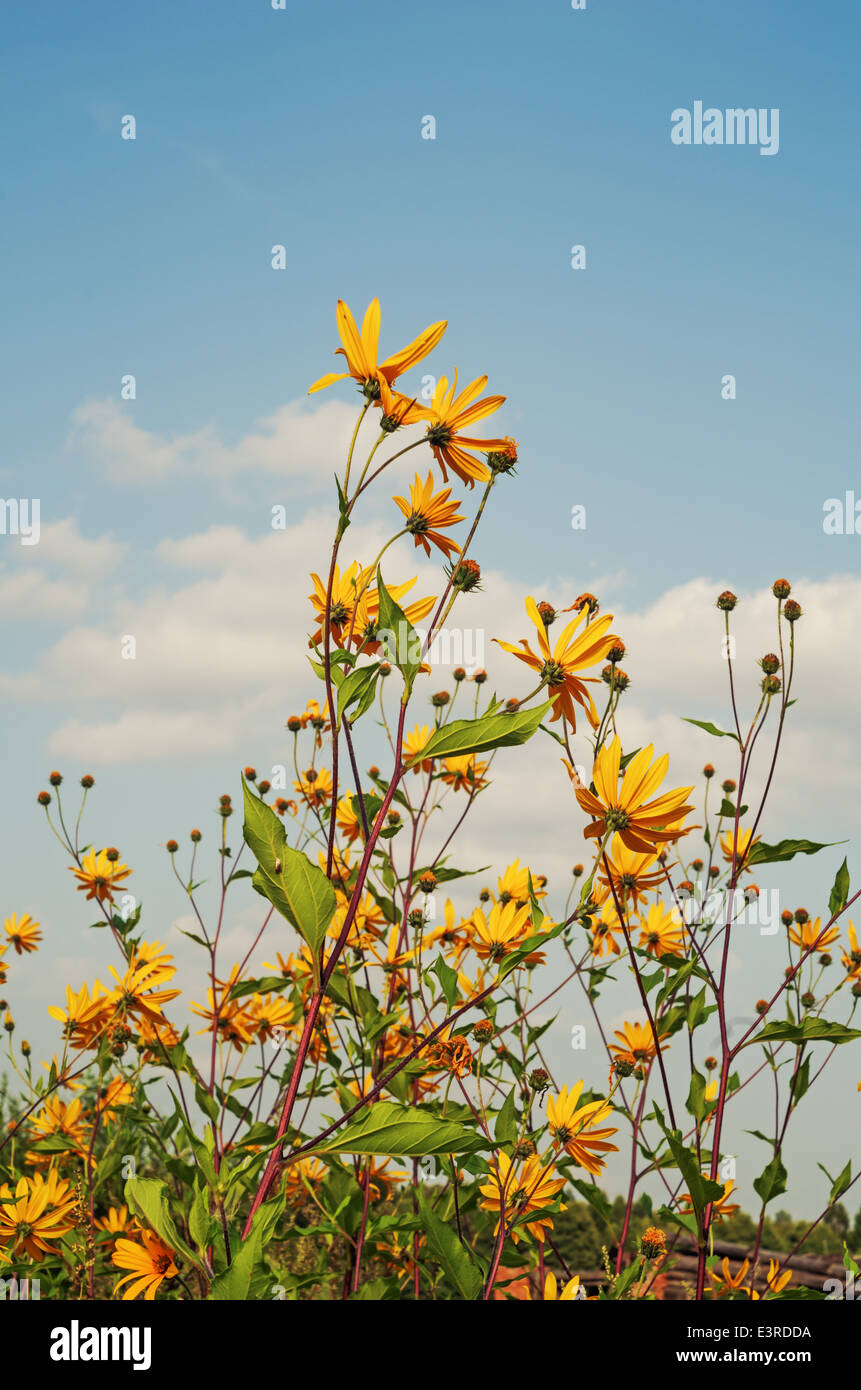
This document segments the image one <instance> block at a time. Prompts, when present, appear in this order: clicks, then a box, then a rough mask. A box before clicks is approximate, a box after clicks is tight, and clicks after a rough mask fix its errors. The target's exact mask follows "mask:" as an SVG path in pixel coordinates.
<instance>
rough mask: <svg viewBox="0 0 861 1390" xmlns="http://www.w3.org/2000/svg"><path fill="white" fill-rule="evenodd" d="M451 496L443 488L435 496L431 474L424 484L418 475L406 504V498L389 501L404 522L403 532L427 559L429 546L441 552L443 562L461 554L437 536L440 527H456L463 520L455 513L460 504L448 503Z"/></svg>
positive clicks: (449, 491) (429, 551)
mask: <svg viewBox="0 0 861 1390" xmlns="http://www.w3.org/2000/svg"><path fill="white" fill-rule="evenodd" d="M450 496H451V488H450V487H447V488H443V490H442V492H438V493H437V494H436V496H434V490H433V473H428V476H427V482H425V483H423V482H422V480H421V478H420V477H419V475H418V473H417V474H416V476H415V481H414V482H413V483H412V484H411V485H410V500H409V502H408V501H407V499H406V498H405V497H394V498H393V499H392V500H393V501H394V502H395V503H396V504H397V506H398V507H400V509H401V511H402V512H403V514H404V517H405V518H406V526H405V528H404V529H405V530H407V531H409V533H410V535H411V536H412V537H413V540H414V541H415V544H416V545H417V546H419V545H420V546H421V547H422V549H423V550H424V552H425V554H426V555H430V553H431V546H432V545H435V546H436V547H437V549H438V550H441V551H442V552H443V554H444V555H445V557H446V559H448V558H449V557H450V556H451V555H452V554H453V553H459V552H460V546H459V545H458V544H457V543H456V542H455V541H453V540H451V539H450V537H448V536H443V535H441V534H440V531H441V529H442V527H444V526H455V525H457V523H458V522H459V521H463V519H464V518H463V516H461V515H460V514H459V513H458V510H457V509H458V507H459V506H460V503H459V502H450V501H449V500H448V499H449V497H450Z"/></svg>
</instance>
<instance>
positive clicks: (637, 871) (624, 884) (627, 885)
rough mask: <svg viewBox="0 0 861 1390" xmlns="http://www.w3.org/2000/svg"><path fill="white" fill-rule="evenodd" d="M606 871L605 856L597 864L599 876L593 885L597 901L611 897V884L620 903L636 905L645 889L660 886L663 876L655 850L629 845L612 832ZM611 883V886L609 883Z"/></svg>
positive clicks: (646, 890)
mask: <svg viewBox="0 0 861 1390" xmlns="http://www.w3.org/2000/svg"><path fill="white" fill-rule="evenodd" d="M605 854H606V859H607V865H608V866H609V870H610V872H609V874H608V873H607V869H606V868H605V866H604V856H603V855H602V857H601V863H600V865H599V868H598V877H597V878H596V880H595V884H594V887H593V889H592V895H593V897H594V898H595V901H596V902H599V903H603V902H604V901H605V900H606V899H608V898H609V899H610V900H611V901H612V900H613V891H612V890H613V888H615V890H616V897H617V898H618V899H619V902H620V903H621V904H622V906H623V907H626V906H627V904H628V903H630V904H631V906H632V907H634V908H636V907H637V906H638V905H639V902H640V899H641V898H642V897H644V895H645V894H646V893H650V892H652V891H653V890H654V889H656V888H659V887H660V885H661V884H662V883H663V882H664V879H665V877H666V875H665V873H664V869H663V867H662V865H660V864H659V863H658V859H657V855H656V853H655V851H654V850H653V849H652V850H649V851H648V853H645V854H642V853H639V852H636V851H634V850H630V849H628V846H627V845H626V844H625V842H624V841H623V840H622V839H621V838H620V836H618V835H614V836H613V838H612V840H611V841H610V843H609V844H608V846H607V849H606V851H605ZM611 884H612V887H611Z"/></svg>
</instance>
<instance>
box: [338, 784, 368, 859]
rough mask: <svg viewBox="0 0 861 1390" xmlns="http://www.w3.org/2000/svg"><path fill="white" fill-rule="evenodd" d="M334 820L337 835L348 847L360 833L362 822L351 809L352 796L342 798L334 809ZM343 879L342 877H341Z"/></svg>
mask: <svg viewBox="0 0 861 1390" xmlns="http://www.w3.org/2000/svg"><path fill="white" fill-rule="evenodd" d="M335 818H336V821H337V825H338V833H339V834H340V835H343V837H344V839H345V840H346V841H347V844H348V845H351V844H352V843H353V841H354V840H358V838H359V836H360V835H361V833H362V822H361V821H360V820H359V817H358V816H357V815H356V812H355V810H354V809H353V798H352V796H342V797H340V798H339V800H338V805H337V806H336V807H335ZM341 876H342V877H343V875H341Z"/></svg>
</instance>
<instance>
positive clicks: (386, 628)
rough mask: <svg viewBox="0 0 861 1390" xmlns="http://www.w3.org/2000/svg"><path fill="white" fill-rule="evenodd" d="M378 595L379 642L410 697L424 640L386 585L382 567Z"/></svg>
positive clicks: (378, 568)
mask: <svg viewBox="0 0 861 1390" xmlns="http://www.w3.org/2000/svg"><path fill="white" fill-rule="evenodd" d="M377 591H378V593H379V609H378V617H377V632H376V635H377V639H378V640H379V641H381V642H382V646H383V652H384V654H385V657H386V660H387V661H389V662H391V664H392V665H393V666H397V668H398V670H399V671H400V673H401V675H402V676H403V678H404V686H405V688H406V693H409V691H410V690H412V686H413V681H414V680H415V678H416V676H417V675H418V671H419V668H420V666H421V649H422V643H421V638H420V637H419V635H418V633H417V632H416V630H415V628H414V627H413V626H412V625H411V623H410V622H409V621H408V619H407V617H406V614H405V613H404V611H403V609H402V608H399V607H398V605H397V604H396V603H395V600H394V599H393V598H392V596H391V594H390V593H389V591H388V589H387V588H386V586H385V584H384V583H383V576H382V573H381V572H380V567H379V565H378V566H377Z"/></svg>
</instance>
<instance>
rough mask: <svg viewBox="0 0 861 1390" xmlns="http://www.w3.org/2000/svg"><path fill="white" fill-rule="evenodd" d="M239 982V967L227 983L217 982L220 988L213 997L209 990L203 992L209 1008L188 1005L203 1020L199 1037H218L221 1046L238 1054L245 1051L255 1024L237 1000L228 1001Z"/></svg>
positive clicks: (246, 1007) (192, 1003)
mask: <svg viewBox="0 0 861 1390" xmlns="http://www.w3.org/2000/svg"><path fill="white" fill-rule="evenodd" d="M238 981H239V965H238V964H237V965H234V966H233V968H232V969H231V971H230V975H229V976H228V978H227V979H226V980H223V981H222V980H217V981H216V985H217V986H219V988H218V989H217V990H216V991H215V992H214V993H213V990H212V989H211V988H210V989H208V990H207V991H206V998H207V1003H208V1005H209V1007H208V1008H203V1007H202V1006H201V1005H200V1004H196V1003H195V1002H194V1001H193V1000H192V1001H191V1003H190V1004H189V1008H190V1009H191V1011H192V1013H194V1014H197V1016H198V1018H203V1019H205V1020H206V1025H207V1026H206V1027H205V1028H201V1029H199V1030H198V1031H199V1033H212V1032H213V1031H215V1032H217V1033H218V1036H219V1037H220V1038H222V1039H223V1041H224V1042H229V1043H232V1045H233V1046H234V1047H235V1048H236V1050H237V1052H241V1051H242V1049H243V1048H244V1047H247V1045H248V1044H249V1043H250V1042H251V1041H252V1039H253V1037H254V1032H255V1024H254V1021H253V1019H252V1016H251V1013H250V1011H249V1008H248V1005H247V1004H244V1003H242V1002H241V1001H240V1000H239V999H231V998H230V991H231V990H232V989H233V986H234V985H235V984H237V983H238Z"/></svg>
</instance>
